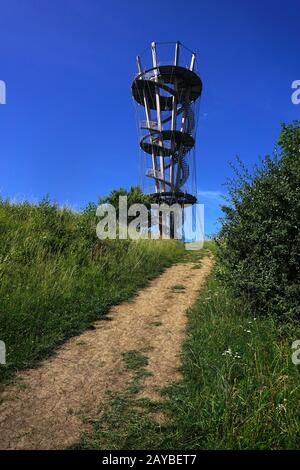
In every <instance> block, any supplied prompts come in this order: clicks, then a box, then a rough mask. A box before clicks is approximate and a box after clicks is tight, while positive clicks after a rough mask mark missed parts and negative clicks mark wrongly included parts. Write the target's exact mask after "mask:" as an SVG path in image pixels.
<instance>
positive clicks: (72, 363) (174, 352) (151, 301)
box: [0, 256, 212, 449]
mask: <svg viewBox="0 0 300 470" xmlns="http://www.w3.org/2000/svg"><path fill="white" fill-rule="evenodd" d="M211 267H212V259H211V258H210V257H208V256H207V257H204V258H203V259H202V260H201V265H199V263H198V262H197V264H195V263H194V262H186V263H180V264H176V265H174V266H172V267H170V268H169V269H167V270H166V271H165V272H164V273H163V274H161V275H160V276H159V277H158V278H156V279H155V280H153V281H151V282H150V283H149V285H148V287H146V288H144V289H142V290H140V292H139V293H138V295H137V296H136V297H134V298H133V300H132V301H130V302H123V303H122V304H120V305H117V306H115V307H113V308H111V310H110V311H109V313H108V319H107V321H103V320H100V321H98V322H96V323H95V324H94V327H95V328H94V329H92V330H88V331H86V332H84V333H83V334H81V335H79V336H76V337H74V338H72V339H70V340H68V341H67V342H66V343H64V345H63V346H62V347H60V348H59V349H58V350H57V353H56V355H54V356H53V357H51V358H50V359H47V360H45V361H44V362H42V364H41V365H40V366H39V367H37V368H36V369H29V370H26V371H23V372H20V373H18V374H17V376H16V378H15V380H14V382H13V384H11V385H7V386H6V387H4V388H3V390H2V393H1V397H0V449H64V448H66V447H68V446H70V445H71V444H73V443H74V442H76V441H78V440H79V438H80V435H81V432H82V431H83V430H85V429H86V428H85V426H86V425H85V424H84V422H85V421H86V420H83V417H87V416H91V417H92V416H94V415H95V413H99V409H100V410H101V406H102V405H103V406H104V404H105V403H106V402H107V392H108V391H120V390H122V389H123V388H125V387H126V385H127V384H128V382H129V380H130V379H131V372H130V371H129V370H127V369H126V367H124V360H123V354H124V353H126V352H128V351H132V350H137V351H146V352H145V355H146V356H147V358H148V365H147V367H146V369H147V371H148V372H150V373H151V375H150V374H149V375H147V376H146V377H145V379H144V382H143V388H142V392H141V394H142V396H143V397H149V398H151V399H152V398H153V399H159V390H160V389H161V388H162V387H164V386H166V385H168V384H170V383H172V382H173V381H176V380H178V379H179V378H180V374H179V372H178V367H179V366H180V354H181V347H182V342H183V339H184V334H185V327H186V321H187V317H186V311H187V309H188V308H189V307H191V306H192V305H193V303H194V302H195V300H196V298H197V296H198V292H199V290H200V289H201V286H202V285H203V283H204V280H205V278H206V276H207V275H208V273H209V272H210V270H211Z"/></svg>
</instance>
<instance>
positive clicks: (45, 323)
mask: <svg viewBox="0 0 300 470" xmlns="http://www.w3.org/2000/svg"><path fill="white" fill-rule="evenodd" d="M95 211H96V206H94V205H90V206H88V207H87V208H86V210H85V211H83V212H82V213H74V212H72V211H71V210H69V209H67V208H64V209H61V208H59V207H57V206H56V205H55V204H52V203H50V202H49V201H48V200H44V201H42V202H41V203H40V204H38V205H32V204H28V203H24V204H16V205H13V204H10V203H9V202H8V201H2V200H0V300H1V303H0V340H2V341H5V343H6V350H7V357H6V359H7V364H6V365H5V366H3V365H1V366H0V381H5V380H7V379H9V377H10V376H11V373H12V372H14V371H16V370H18V369H22V368H26V367H32V366H35V365H36V364H37V363H38V362H39V361H40V360H41V359H42V358H43V357H45V356H47V355H48V354H50V353H52V352H53V351H54V349H55V347H57V346H58V345H59V344H60V343H62V342H63V341H65V340H66V339H67V338H69V337H71V336H73V335H76V334H79V333H80V332H82V331H83V330H85V329H87V328H92V324H93V322H94V321H95V320H98V319H105V314H106V312H107V311H108V309H109V307H110V306H111V305H113V304H117V303H119V302H121V301H122V300H125V299H129V298H130V297H132V296H133V295H134V293H135V292H136V291H137V290H138V289H139V288H140V287H142V286H144V285H145V284H146V283H147V282H148V280H149V279H151V278H153V277H155V276H157V275H158V274H159V273H160V272H161V271H162V270H163V269H165V268H166V267H167V266H169V265H171V264H172V263H174V262H176V261H178V260H179V259H181V258H182V256H183V255H184V253H185V252H184V247H183V246H182V245H181V244H180V243H178V242H175V241H159V240H157V241H155V240H141V241H137V242H136V241H128V240H102V241H101V240H98V239H97V237H96V224H97V222H98V220H97V219H96V218H95Z"/></svg>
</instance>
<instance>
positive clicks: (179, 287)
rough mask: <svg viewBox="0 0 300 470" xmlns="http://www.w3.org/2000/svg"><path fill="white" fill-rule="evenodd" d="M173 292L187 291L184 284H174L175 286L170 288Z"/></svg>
mask: <svg viewBox="0 0 300 470" xmlns="http://www.w3.org/2000/svg"><path fill="white" fill-rule="evenodd" d="M170 289H171V291H172V292H182V291H184V290H185V289H186V287H185V286H184V285H183V284H174V286H171V287H170Z"/></svg>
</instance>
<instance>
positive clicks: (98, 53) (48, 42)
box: [0, 0, 300, 233]
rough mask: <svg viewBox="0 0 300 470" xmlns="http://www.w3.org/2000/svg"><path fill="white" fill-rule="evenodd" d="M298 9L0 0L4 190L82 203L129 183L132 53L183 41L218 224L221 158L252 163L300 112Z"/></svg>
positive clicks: (206, 183) (207, 194)
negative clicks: (194, 58) (191, 63)
mask: <svg viewBox="0 0 300 470" xmlns="http://www.w3.org/2000/svg"><path fill="white" fill-rule="evenodd" d="M299 17H300V3H299V1H298V0H288V1H286V2H283V1H277V0H273V1H270V0H260V1H257V0H254V1H253V0H252V1H250V0H243V1H241V0H239V1H238V0H227V1H225V0H224V1H221V0H205V1H201V0H197V1H196V0H195V1H194V0H185V1H184V2H182V1H180V2H179V1H174V0H173V1H169V0H165V1H163V2H161V1H160V2H158V1H155V0H153V1H152V2H148V1H143V0H127V1H120V0H110V1H100V0H98V1H96V0H51V1H50V0H39V1H37V0H36V1H34V0H6V1H4V0H0V80H4V81H5V82H6V86H7V104H6V105H0V177H1V178H0V194H1V195H2V196H7V197H10V198H15V199H17V200H23V199H30V200H38V199H39V198H41V197H42V196H44V195H45V194H49V195H50V197H51V198H52V199H54V200H56V201H57V202H59V203H61V204H63V203H69V204H70V205H72V206H73V207H75V208H80V207H83V206H84V205H85V204H86V203H87V202H89V201H96V200H97V197H98V195H104V194H107V193H108V192H109V191H110V190H111V189H113V188H117V187H120V186H123V187H129V186H130V185H131V184H137V183H138V182H139V150H138V139H137V133H136V125H135V115H134V107H133V103H132V98H131V94H130V85H131V81H132V78H133V75H134V73H135V72H136V64H135V56H136V54H137V53H138V52H139V51H141V50H143V49H145V48H146V47H147V46H148V45H149V43H150V42H151V41H153V40H155V41H176V40H180V41H181V42H182V43H183V44H186V45H187V46H188V47H189V48H191V49H193V50H195V51H196V52H197V53H198V70H199V72H200V74H201V77H202V80H203V83H204V90H203V95H202V99H201V106H200V116H199V123H198V133H197V155H196V156H197V179H198V190H199V202H202V203H205V205H206V211H205V220H206V232H208V233H211V232H214V231H215V230H216V225H215V221H216V218H217V217H218V215H219V210H218V205H219V203H220V195H221V194H222V193H223V192H224V187H223V186H222V185H223V183H224V181H225V180H226V177H227V176H228V175H230V168H229V166H228V161H232V160H233V159H234V157H235V155H237V154H238V155H240V157H241V158H242V159H243V160H244V161H245V162H246V164H247V165H251V164H253V163H254V162H256V161H257V160H258V157H259V156H261V155H264V154H266V153H270V152H272V149H273V147H274V144H275V142H276V139H277V135H278V132H279V129H280V123H281V122H283V121H285V122H290V121H291V120H293V119H297V118H298V119H299V118H300V105H298V106H296V105H293V104H292V102H291V93H292V90H291V83H292V81H294V80H296V79H300V63H299V54H300V50H299V49H300V46H299V43H300V42H299V39H300V37H299V36H300V33H299V31H300V28H299Z"/></svg>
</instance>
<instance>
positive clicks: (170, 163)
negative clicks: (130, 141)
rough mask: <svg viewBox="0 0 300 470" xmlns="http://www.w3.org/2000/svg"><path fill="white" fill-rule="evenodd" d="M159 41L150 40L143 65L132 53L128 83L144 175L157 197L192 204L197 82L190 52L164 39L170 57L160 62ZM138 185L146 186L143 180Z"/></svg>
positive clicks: (169, 202) (154, 198) (155, 198)
mask: <svg viewBox="0 0 300 470" xmlns="http://www.w3.org/2000/svg"><path fill="white" fill-rule="evenodd" d="M160 44H162V43H155V42H152V44H151V48H150V52H151V54H150V57H151V58H152V64H151V65H150V67H146V68H145V69H143V65H142V58H141V56H137V67H138V74H137V75H136V76H135V78H134V80H133V82H132V87H131V89H132V96H133V98H134V100H135V103H136V104H137V109H138V127H139V134H140V141H139V145H140V148H141V150H142V156H143V162H144V165H143V169H142V172H143V177H144V176H146V178H147V179H148V181H149V179H150V180H151V181H152V184H151V186H150V188H149V186H148V187H146V192H148V193H150V194H151V195H152V197H153V200H154V201H157V202H165V203H167V204H173V203H179V204H181V205H184V204H194V203H195V202H196V174H195V133H196V118H197V106H196V104H197V103H196V102H197V100H198V98H200V96H201V92H202V82H201V79H200V77H199V75H198V74H197V72H196V54H195V53H194V52H192V51H190V50H188V49H187V48H185V47H184V46H183V45H182V44H181V43H180V42H178V41H177V42H176V43H167V44H172V45H173V46H172V47H174V46H175V49H173V54H174V56H173V58H172V59H171V62H169V60H168V59H167V61H166V62H165V63H161V62H159V61H158V53H157V48H158V47H157V46H159V45H160ZM163 44H165V43H163ZM147 51H149V49H148V50H147ZM187 51H188V61H187V62H185V64H184V63H183V62H184V59H185V60H186V54H187ZM183 52H185V57H183V56H184V54H183ZM198 101H199V100H198ZM143 179H144V178H143ZM142 186H143V189H145V186H147V185H145V184H142ZM149 189H150V191H149Z"/></svg>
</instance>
